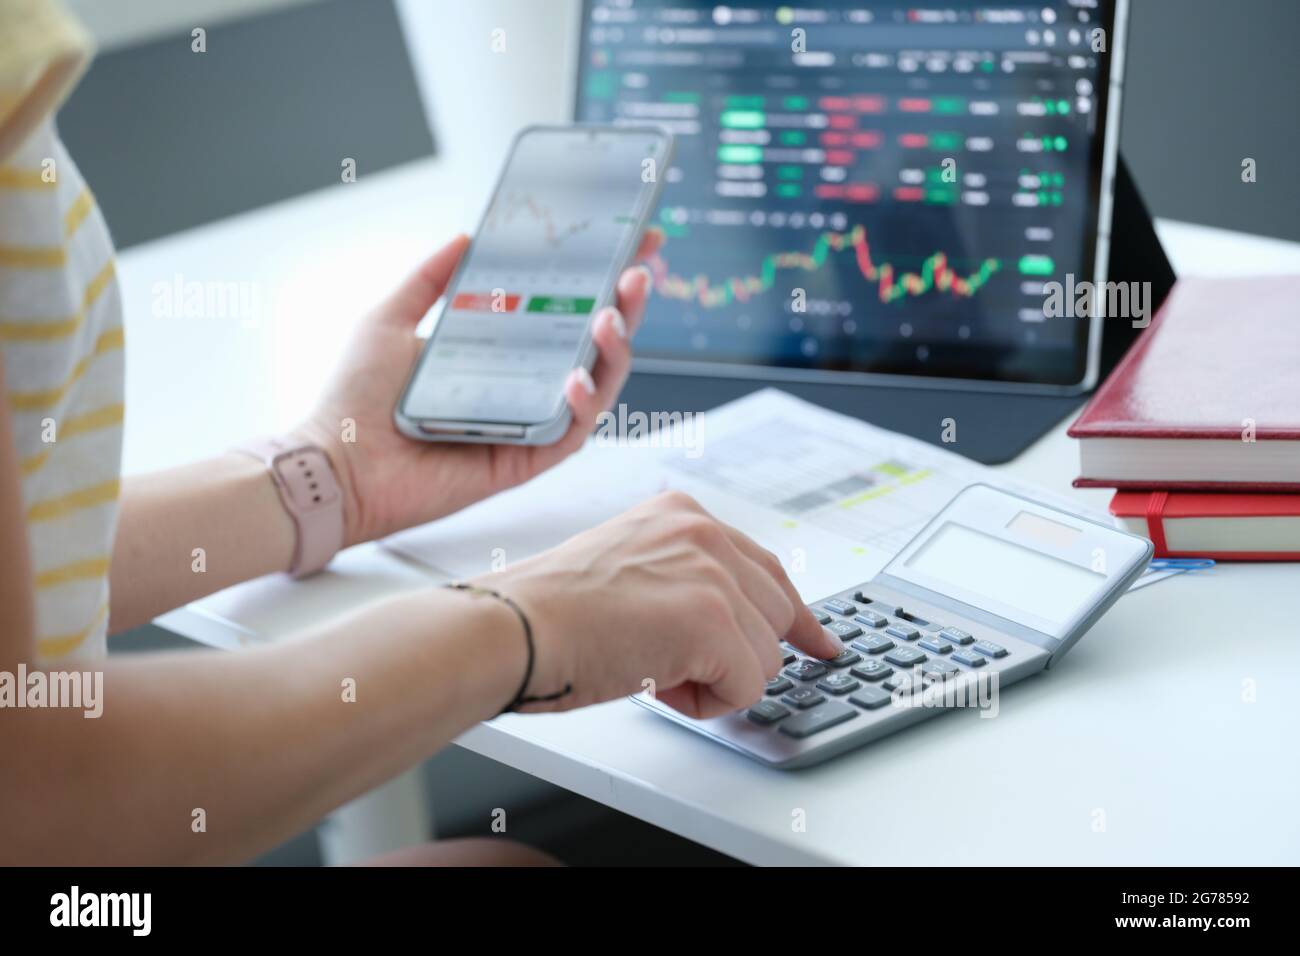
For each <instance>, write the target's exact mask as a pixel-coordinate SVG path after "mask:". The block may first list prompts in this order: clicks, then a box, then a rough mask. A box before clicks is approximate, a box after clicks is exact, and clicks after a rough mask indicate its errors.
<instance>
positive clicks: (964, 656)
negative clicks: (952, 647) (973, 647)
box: [952, 651, 988, 667]
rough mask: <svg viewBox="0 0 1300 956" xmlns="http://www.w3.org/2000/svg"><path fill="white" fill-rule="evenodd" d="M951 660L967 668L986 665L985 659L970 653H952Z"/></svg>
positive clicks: (986, 660)
mask: <svg viewBox="0 0 1300 956" xmlns="http://www.w3.org/2000/svg"><path fill="white" fill-rule="evenodd" d="M952 659H953V660H955V661H956V662H957V663H958V664H965V665H966V666H967V667H983V666H984V665H985V664H987V663H988V659H987V658H984V657H980V656H979V655H978V654H972V653H971V652H970V651H953V652H952Z"/></svg>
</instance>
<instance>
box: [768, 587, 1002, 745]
mask: <svg viewBox="0 0 1300 956" xmlns="http://www.w3.org/2000/svg"><path fill="white" fill-rule="evenodd" d="M811 610H812V612H813V613H814V614H815V615H816V616H817V619H818V621H819V622H820V623H821V624H822V625H823V626H824V627H825V628H826V629H827V630H828V631H830V632H831V633H833V634H835V636H836V637H838V638H840V640H842V641H844V642H845V647H844V650H843V651H842V652H841V653H840V654H839V655H838V656H836V657H834V658H832V659H830V660H826V661H821V660H816V659H814V658H810V657H805V656H804V655H803V654H802V653H795V652H794V651H792V649H791V648H790V647H789V646H788V645H784V644H783V645H782V648H781V649H782V653H783V654H784V665H785V667H784V670H783V671H782V672H781V674H779V675H777V676H776V677H774V678H773V679H772V680H770V681H768V683H767V688H766V695H765V697H764V699H763V700H761V701H759V702H758V703H756V704H755V705H754V706H753V707H751V708H749V709H748V710H747V711H745V714H746V716H747V717H748V718H749V720H750V721H752V722H753V723H755V724H759V725H760V726H764V727H771V728H772V729H773V730H774V731H780V732H781V733H783V734H786V735H787V736H790V737H795V738H798V739H803V738H806V737H811V736H813V735H815V734H818V733H821V732H822V731H824V730H829V729H830V728H832V727H837V726H839V725H840V724H842V723H845V722H846V721H850V720H852V719H853V718H854V717H857V716H858V715H859V714H860V713H862V712H874V711H877V710H882V709H884V708H885V707H886V706H887V705H888V704H889V703H890V702H891V701H893V700H894V699H895V697H896V696H899V695H904V694H910V693H920V692H921V691H922V690H923V689H924V688H925V687H927V686H930V685H933V684H938V683H942V682H944V681H947V680H951V679H954V678H956V677H957V676H958V675H960V674H962V673H970V672H973V671H975V670H977V669H979V668H981V667H984V666H986V665H987V664H988V663H989V661H990V660H1002V659H1004V658H1006V657H1008V656H1009V654H1010V652H1009V651H1008V650H1007V649H1006V648H1005V647H1003V646H1002V645H1000V644H996V643H994V642H993V641H987V640H976V638H975V637H974V635H972V634H969V633H968V632H966V631H964V630H962V629H961V628H957V627H952V626H947V625H944V624H942V623H935V622H930V621H925V620H922V619H921V618H920V617H918V616H916V615H915V614H912V613H909V612H906V611H904V610H903V609H902V608H899V607H895V606H893V605H892V604H890V603H889V602H883V601H875V600H873V599H872V598H871V596H870V594H869V593H867V592H866V591H863V590H858V591H854V592H853V600H851V601H850V600H848V599H845V598H831V599H829V600H825V601H819V602H818V603H817V604H816V605H815V606H813V607H812V608H811ZM913 642H914V643H913Z"/></svg>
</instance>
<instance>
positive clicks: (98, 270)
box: [0, 0, 125, 658]
mask: <svg viewBox="0 0 1300 956" xmlns="http://www.w3.org/2000/svg"><path fill="white" fill-rule="evenodd" d="M19 9H21V10H22V11H23V12H24V13H25V14H26V16H25V17H24V18H23V19H21V20H18V19H16V14H15V11H16V10H19ZM19 22H21V24H22V27H21V29H18V30H17V32H14V31H12V30H7V29H6V28H7V27H11V26H13V25H14V24H15V23H19ZM0 33H5V34H7V35H6V36H5V37H0V142H4V141H5V138H6V136H7V137H8V140H9V141H10V144H9V149H8V152H7V154H0V354H2V356H3V360H4V371H5V387H6V389H7V394H6V395H5V396H4V397H5V399H6V402H7V404H8V409H9V415H10V417H11V419H12V422H13V432H14V441H15V444H16V446H17V453H18V468H19V472H20V474H21V478H22V494H23V508H24V511H25V514H26V517H27V529H28V537H29V540H30V545H31V549H30V550H31V556H32V565H33V567H32V571H33V576H34V579H35V584H36V625H37V638H38V642H39V643H38V648H39V652H40V654H41V656H42V657H45V658H57V657H62V656H65V655H70V654H77V655H98V654H103V653H104V651H105V632H106V628H107V623H108V569H109V557H110V555H111V553H112V542H113V533H114V530H115V526H116V522H117V499H118V489H119V482H118V474H119V468H120V466H121V453H122V416H123V394H124V378H125V369H124V362H123V354H122V347H123V333H122V307H121V302H120V298H119V295H118V287H117V278H116V273H115V271H114V263H113V246H112V242H111V240H110V239H109V235H108V230H107V228H106V227H105V225H104V220H103V217H102V216H101V215H100V213H99V210H98V209H97V208H96V205H95V200H94V197H93V196H92V195H91V192H90V190H89V189H88V188H87V186H86V184H85V182H84V181H83V180H82V178H81V174H80V173H79V172H78V171H77V167H76V165H75V164H74V163H73V162H72V159H71V158H70V157H69V156H68V154H67V152H66V150H64V148H63V144H62V143H61V142H60V141H59V138H58V136H57V134H56V132H55V129H54V123H53V120H52V119H51V118H50V116H49V110H52V109H53V108H54V106H55V105H57V100H58V98H59V97H61V95H62V92H63V88H62V87H60V88H58V89H56V90H55V93H54V94H53V95H51V94H50V91H49V86H50V84H48V83H46V84H45V92H44V95H45V96H46V97H47V99H48V102H46V103H42V104H38V105H39V106H40V107H41V109H39V110H37V111H36V114H37V115H34V112H33V109H32V104H31V97H30V95H28V96H27V101H26V102H24V93H26V94H33V92H35V93H37V94H39V93H40V91H41V89H42V82H41V77H42V76H48V74H49V68H50V66H51V63H52V62H53V59H57V58H62V59H63V60H65V61H66V60H67V59H69V57H71V58H73V59H75V58H76V57H75V54H77V52H78V50H80V51H81V53H82V55H83V58H84V54H85V53H86V52H87V51H88V43H87V41H85V38H84V34H82V33H81V32H80V31H79V30H78V29H77V28H76V26H75V24H74V23H72V21H70V20H68V19H67V18H66V15H65V14H64V13H63V12H62V10H61V8H60V7H59V6H58V5H56V4H53V3H47V2H46V0H0ZM20 40H21V42H19V41H20ZM6 41H8V43H6ZM24 57H29V58H31V62H30V63H26V64H24V62H23V58H24ZM79 69H80V67H79V66H76V67H73V68H72V69H71V70H70V71H67V72H66V75H75V73H77V72H79ZM56 86H57V84H56ZM14 117H19V118H20V119H23V120H24V122H26V123H27V125H28V126H29V127H30V128H27V129H23V130H21V141H20V142H19V143H18V145H17V146H16V147H14V146H13V144H12V141H13V140H14V139H18V138H19V137H18V136H15V134H14V132H13V129H12V122H11V121H12V120H13V119H14ZM6 120H8V121H10V122H6Z"/></svg>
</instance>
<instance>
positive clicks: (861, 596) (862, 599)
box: [853, 591, 872, 604]
mask: <svg viewBox="0 0 1300 956" xmlns="http://www.w3.org/2000/svg"><path fill="white" fill-rule="evenodd" d="M853 600H855V601H857V602H858V603H859V604H870V603H871V601H872V598H871V596H870V595H869V594H867V592H866V591H854V592H853Z"/></svg>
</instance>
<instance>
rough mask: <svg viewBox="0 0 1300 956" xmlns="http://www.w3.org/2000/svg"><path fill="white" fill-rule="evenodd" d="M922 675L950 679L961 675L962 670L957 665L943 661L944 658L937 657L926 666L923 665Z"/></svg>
mask: <svg viewBox="0 0 1300 956" xmlns="http://www.w3.org/2000/svg"><path fill="white" fill-rule="evenodd" d="M921 673H922V674H923V675H927V676H928V675H934V676H936V677H940V678H948V677H951V676H952V675H953V674H959V673H961V670H960V668H958V667H956V666H955V665H953V664H949V663H948V662H947V661H945V660H943V659H942V658H937V657H936V658H932V659H930V660H928V661H926V662H925V663H924V664H922V665H921Z"/></svg>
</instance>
